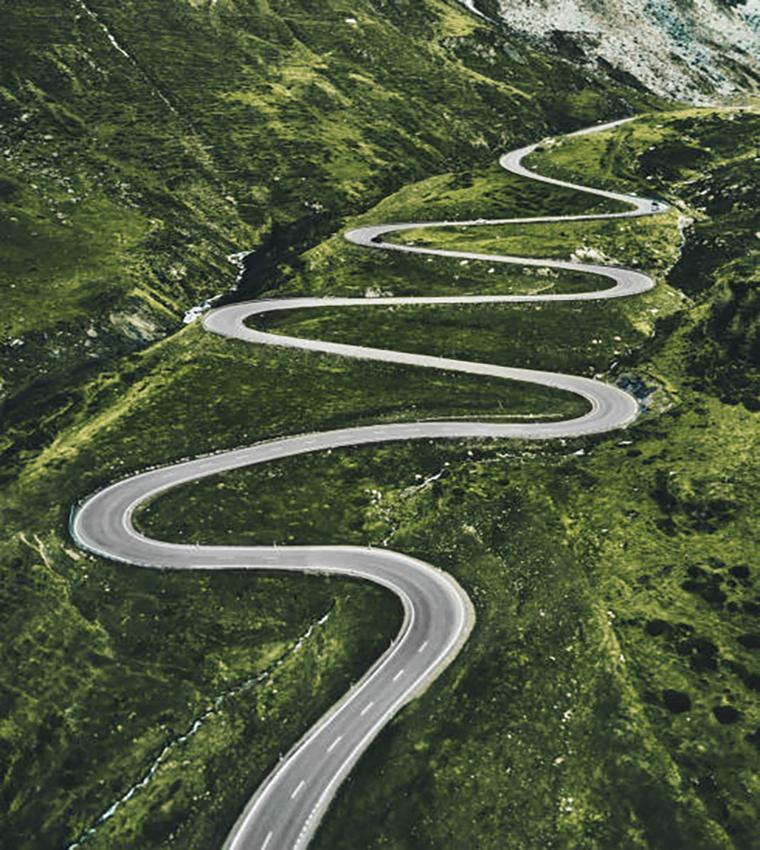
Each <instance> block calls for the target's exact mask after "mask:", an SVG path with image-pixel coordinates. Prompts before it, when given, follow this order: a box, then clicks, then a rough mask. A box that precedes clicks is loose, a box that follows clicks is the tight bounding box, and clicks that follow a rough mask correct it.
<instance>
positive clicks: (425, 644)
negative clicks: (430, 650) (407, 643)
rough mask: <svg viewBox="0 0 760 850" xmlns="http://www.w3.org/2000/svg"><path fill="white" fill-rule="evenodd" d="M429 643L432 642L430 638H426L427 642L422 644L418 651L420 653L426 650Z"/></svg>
mask: <svg viewBox="0 0 760 850" xmlns="http://www.w3.org/2000/svg"><path fill="white" fill-rule="evenodd" d="M429 643H430V641H429V640H426V641H425V643H423V644H422V646H421V647H420V648H419V649H418V650H417V652H418V653H420V652H424V651H425V647H426V646H427V645H428V644H429Z"/></svg>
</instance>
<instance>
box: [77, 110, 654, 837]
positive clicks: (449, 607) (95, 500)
mask: <svg viewBox="0 0 760 850" xmlns="http://www.w3.org/2000/svg"><path fill="white" fill-rule="evenodd" d="M618 123H622V122H613V123H612V124H606V125H602V126H599V127H593V128H590V129H588V130H583V131H581V133H592V132H596V131H598V130H602V129H608V128H611V127H614V126H615V125H616V124H618ZM535 148H536V145H530V146H528V147H524V148H521V149H520V150H516V151H513V152H511V153H508V154H505V155H504V156H503V157H502V158H501V165H502V166H503V167H504V168H505V169H506V170H507V171H510V172H512V173H514V174H518V175H522V176H524V177H526V178H530V179H533V180H539V181H542V182H545V183H551V184H555V185H558V186H563V187H566V188H572V189H577V190H578V191H581V192H586V193H590V194H592V195H596V196H600V197H603V198H607V199H609V200H612V201H617V202H624V203H626V204H628V205H630V209H629V210H627V211H625V212H618V213H611V214H594V215H575V216H548V217H541V218H527V219H526V218H523V219H514V218H513V219H491V220H484V219H477V220H475V221H436V222H410V223H403V224H386V225H377V226H372V227H362V228H359V229H358V230H352V231H350V232H349V233H347V234H346V238H347V239H348V240H349V241H350V242H353V243H354V244H356V245H361V246H364V247H365V248H368V249H373V250H383V251H402V252H405V253H407V254H424V255H428V256H429V255H432V256H439V257H450V258H451V257H457V258H462V259H468V260H485V261H487V262H489V263H492V264H493V263H512V264H516V265H519V266H541V267H544V268H546V267H549V268H553V269H560V270H567V271H573V272H585V273H588V274H594V275H601V276H602V277H605V278H608V279H609V281H610V286H609V287H608V288H606V289H601V290H593V291H590V292H580V293H572V294H553V295H552V294H536V295H477V296H453V297H439V298H437V297H418V298H416V297H409V298H400V297H391V298H285V299H279V300H278V299H271V300H262V301H252V302H248V303H241V304H232V305H229V306H225V307H221V308H219V309H218V310H214V311H212V312H210V313H208V314H206V316H205V318H204V320H203V325H204V327H205V328H206V330H208V331H211V332H213V333H217V334H221V335H222V336H227V337H233V338H235V339H240V340H244V341H247V342H252V343H257V344H260V345H276V346H286V347H289V348H298V349H305V350H307V351H318V352H322V353H329V354H337V355H341V356H343V357H356V358H364V359H369V360H379V361H383V362H387V363H402V364H408V365H413V366H420V367H424V368H429V369H445V370H447V371H450V372H452V371H453V372H463V373H468V374H475V375H487V376H490V377H494V378H506V379H509V380H519V381H525V382H529V383H533V384H540V385H542V386H547V387H556V388H557V389H560V390H566V391H569V392H572V393H575V394H577V395H579V396H582V397H583V398H584V399H586V400H587V402H588V403H589V405H590V409H589V410H588V412H586V413H585V414H583V415H582V416H579V417H577V418H574V419H569V420H565V421H559V422H558V421H552V422H530V423H509V424H507V423H495V422H493V421H483V422H479V421H459V420H457V421H448V422H447V421H438V422H411V423H403V424H401V423H400V424H387V425H364V426H360V427H355V428H340V429H337V430H333V431H324V432H321V433H314V434H301V435H298V436H293V437H286V438H282V439H277V440H270V441H268V442H264V443H259V444H257V445H253V446H249V447H246V448H242V449H236V450H233V451H226V452H220V453H218V454H214V455H209V456H204V457H198V458H196V459H194V460H189V461H183V462H180V463H176V464H173V465H171V466H166V467H163V468H159V469H152V470H149V471H146V472H142V473H139V474H137V475H134V476H133V477H131V478H128V479H125V480H123V481H119V482H117V483H115V484H112V485H111V486H109V487H106V488H105V489H103V490H101V491H99V492H97V493H95V494H94V495H92V496H90V497H89V498H88V499H87V500H86V501H84V502H83V503H82V504H81V505H80V506H79V507H78V508H77V510H76V511H75V512H74V514H73V518H72V523H71V530H72V534H73V537H74V539H75V540H76V542H77V543H78V544H79V546H81V547H82V548H84V549H87V550H89V551H90V552H93V553H95V554H97V555H101V556H103V557H106V558H111V559H113V560H116V561H121V562H124V563H127V564H135V565H139V566H142V567H156V568H160V569H176V570H225V569H236V570H290V571H295V572H311V573H323V574H337V575H347V576H355V577H359V578H363V579H367V580H369V581H373V582H376V583H377V584H380V585H382V586H384V587H386V588H388V589H389V590H391V591H393V592H394V593H395V594H397V596H398V597H399V598H400V599H401V602H402V604H403V609H404V620H403V625H402V626H401V630H400V632H399V634H398V635H397V637H396V638H395V640H394V642H393V643H392V645H391V646H390V648H389V649H388V650H387V651H386V652H385V654H384V655H382V656H381V657H380V658H379V659H378V660H377V661H376V663H375V664H374V665H373V666H372V668H371V669H370V670H368V671H367V673H366V674H365V675H364V676H363V678H362V679H361V680H360V681H359V682H358V683H357V684H356V685H355V686H354V687H353V688H352V689H351V691H350V692H349V693H348V694H347V695H346V696H345V697H344V698H343V699H341V700H340V701H339V702H338V703H337V704H336V705H335V706H333V707H332V708H331V709H330V710H329V711H328V712H327V714H325V715H324V717H322V719H321V720H320V721H319V722H318V723H317V724H316V725H315V726H314V727H313V728H312V729H310V730H309V731H308V732H307V733H306V734H305V735H304V737H303V738H302V739H301V740H300V741H299V742H298V743H297V744H296V745H295V746H294V747H293V749H292V750H290V752H289V753H288V754H287V755H286V756H285V757H284V758H283V759H282V760H281V761H280V762H279V763H278V764H277V766H276V767H275V768H274V770H273V771H272V772H271V773H270V775H269V776H268V777H267V778H266V780H265V781H264V782H263V784H262V785H261V786H260V787H259V789H258V790H257V791H256V793H255V794H254V796H253V797H252V798H251V800H250V801H249V802H248V804H247V806H246V807H245V809H244V811H243V812H242V814H241V815H240V817H239V818H238V820H237V822H236V823H235V825H234V827H233V828H232V830H231V832H230V834H229V836H228V837H227V840H226V842H225V844H224V849H225V850H244V849H245V850H302V848H304V847H306V845H307V844H308V843H309V841H310V839H311V838H312V836H313V835H314V833H315V831H316V829H317V827H318V825H319V821H320V819H321V817H322V816H323V814H324V813H325V811H326V809H327V807H328V806H329V804H330V801H331V800H332V798H333V796H334V795H335V793H336V791H337V789H338V787H339V785H340V783H341V782H342V780H343V779H345V777H346V776H347V775H348V773H349V772H350V770H351V769H352V767H353V766H354V765H355V764H356V762H357V760H358V759H359V757H360V756H361V754H362V753H363V752H364V750H365V749H366V748H367V747H368V746H369V744H370V743H371V741H372V740H373V739H374V738H375V736H376V735H377V734H378V732H379V731H380V730H381V729H382V728H383V726H385V725H386V724H387V723H388V722H389V721H390V719H391V718H392V717H393V716H394V715H395V714H396V713H397V712H398V711H399V710H400V709H401V707H402V706H403V705H404V704H405V703H407V702H408V701H409V700H410V699H412V698H413V697H414V696H415V695H418V694H419V693H421V692H422V691H423V690H424V689H425V688H426V687H427V686H428V685H429V684H430V683H431V682H432V681H433V680H434V679H435V678H436V677H437V676H438V675H440V673H441V671H442V670H443V669H444V668H445V667H446V666H447V665H448V664H450V663H451V661H452V660H453V659H454V657H455V656H456V655H457V653H458V652H459V650H460V648H461V647H462V645H463V644H464V642H465V641H466V639H467V636H468V635H469V633H470V631H471V629H472V625H473V622H474V612H473V607H472V604H471V602H470V600H469V598H468V597H467V594H466V593H465V592H464V590H463V589H462V588H461V587H460V585H459V584H458V583H457V582H456V580H455V579H454V578H453V577H452V576H450V575H448V574H447V573H444V572H442V571H441V570H439V569H437V568H436V567H434V566H432V565H431V564H427V563H425V562H423V561H419V560H417V559H415V558H411V557H409V556H408V555H404V554H402V553H400V552H393V551H389V550H383V549H376V548H368V547H367V548H365V547H361V546H286V547H280V546H278V547H276V548H275V547H272V546H187V545H180V544H175V543H166V542H162V541H159V540H152V539H150V538H148V537H146V536H145V535H143V534H141V533H140V532H138V531H137V530H136V529H135V528H134V525H133V523H132V516H133V513H134V511H135V509H136V508H137V507H138V506H139V505H140V504H141V503H143V502H145V501H146V500H148V499H151V498H152V497H154V496H156V495H157V494H159V493H164V492H166V491H168V490H170V489H172V488H173V487H177V486H179V485H180V484H184V483H186V482H189V481H195V480H197V479H200V478H204V477H206V476H209V475H218V474H219V473H222V472H227V471H229V470H233V469H239V468H240V467H244V466H251V465H253V464H261V463H266V462H268V461H272V460H276V459H279V458H287V457H293V456H295V455H302V454H306V453H307V452H316V451H321V450H324V449H333V448H338V447H342V446H360V445H368V444H371V443H380V442H387V441H390V440H419V439H430V438H433V439H474V438H510V437H512V438H520V439H531V440H548V439H554V438H562V437H576V436H581V435H585V434H598V433H602V432H605V431H610V430H612V429H615V428H623V427H625V426H627V425H629V424H630V423H631V422H633V421H634V419H635V418H636V416H637V415H638V410H639V408H638V404H637V402H636V401H635V399H633V398H632V397H631V396H630V395H628V394H627V393H625V392H623V391H622V390H620V389H618V388H617V387H614V386H611V385H610V384H606V383H602V382H600V381H595V380H591V379H589V378H583V377H578V376H574V375H564V374H561V373H555V372H544V371H538V370H532V369H514V368H508V367H503V366H496V365H493V364H490V363H477V362H470V361H465V360H454V359H449V358H444V357H431V356H425V355H422V354H411V353H404V352H398V351H388V350H385V349H379V348H369V347H364V346H357V345H343V344H339V343H333V342H323V341H319V340H310V339H302V338H297V337H288V336H282V335H278V334H271V333H265V332H262V331H259V330H255V329H253V328H251V327H248V326H247V325H246V324H245V322H246V320H247V319H250V318H251V317H252V316H256V315H258V314H262V313H266V312H269V311H274V310H276V311H284V310H303V309H312V308H320V307H356V308H361V309H373V308H375V307H384V306H388V305H394V304H404V305H414V304H417V305H421V304H428V305H435V304H496V303H502V304H503V303H524V302H532V301H541V302H551V301H591V300H598V299H602V298H620V297H623V296H628V295H634V294H636V293H640V292H644V291H646V290H648V289H650V288H651V287H652V286H653V285H654V283H653V281H652V279H651V278H650V277H648V276H647V275H645V274H642V273H641V272H638V271H633V270H630V269H623V268H616V267H610V266H604V265H597V264H587V263H573V262H565V261H559V260H546V259H528V258H525V257H514V256H502V255H498V254H481V253H473V252H468V251H453V250H436V249H432V248H423V247H418V246H413V245H402V244H394V243H390V242H386V241H384V237H385V236H386V235H387V234H390V233H398V232H400V231H403V230H411V229H418V228H422V227H436V228H438V227H450V226H457V227H463V226H469V227H478V226H481V225H488V224H519V223H526V222H534V223H538V222H556V221H589V220H595V219H615V218H631V217H636V216H644V215H652V214H656V213H659V212H662V211H664V210H665V209H666V206H665V205H664V204H662V203H658V202H655V201H650V200H646V199H643V198H639V197H635V196H630V195H623V194H619V193H615V192H607V191H602V190H599V189H591V188H588V187H584V186H579V185H576V184H573V183H567V182H565V181H561V180H555V179H552V178H548V177H542V176H540V175H538V174H535V173H533V172H531V171H529V170H528V169H527V168H526V167H525V166H523V165H522V161H523V158H524V157H525V156H526V155H527V154H529V153H531V152H532V151H533V150H535Z"/></svg>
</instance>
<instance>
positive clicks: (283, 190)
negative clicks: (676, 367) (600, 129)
mask: <svg viewBox="0 0 760 850" xmlns="http://www.w3.org/2000/svg"><path fill="white" fill-rule="evenodd" d="M0 52H2V55H3V65H2V72H1V74H0V152H2V153H1V154H0V162H1V163H2V166H1V168H2V172H1V173H0V210H2V213H3V215H2V216H1V217H0V221H2V223H1V224H0V227H1V228H2V230H0V237H2V242H3V246H4V247H3V251H2V254H0V286H2V289H3V293H4V295H5V299H6V300H5V305H6V309H5V312H4V316H3V319H2V322H1V323H0V381H1V383H0V403H3V402H4V403H5V408H6V410H7V412H8V414H9V415H12V416H15V417H18V416H19V415H20V413H19V410H20V409H22V410H32V411H33V414H32V416H31V417H27V419H26V420H25V422H24V427H25V428H26V431H27V433H25V435H24V439H23V448H24V449H25V450H33V449H35V448H37V447H38V446H40V445H42V444H44V443H45V442H46V441H49V439H50V437H51V435H52V433H54V429H55V428H56V427H57V428H59V427H61V426H62V424H63V422H64V421H66V419H65V413H66V411H67V410H68V409H69V407H70V405H69V404H68V403H67V397H68V396H70V395H71V394H72V390H73V387H72V385H73V386H75V387H80V386H81V382H82V381H81V379H80V378H77V377H76V376H72V372H76V370H83V369H87V370H88V371H89V372H92V371H93V368H94V367H95V365H96V364H97V363H98V362H100V361H102V360H103V359H104V358H105V359H107V358H109V357H112V356H113V355H116V354H120V353H123V352H124V351H126V350H130V349H134V348H135V347H144V346H145V345H146V344H148V343H150V342H151V341H154V340H156V339H158V338H160V337H162V336H164V335H165V334H166V333H167V332H168V331H169V330H171V329H176V326H177V324H178V321H179V319H180V318H181V316H182V314H183V312H184V311H185V310H187V309H188V308H189V307H191V306H192V305H193V304H197V303H198V302H200V301H203V300H204V299H205V298H207V297H208V296H210V295H214V294H217V293H219V292H223V291H225V290H227V289H229V288H230V286H231V285H232V284H233V282H234V277H235V275H234V272H233V270H232V269H231V268H230V267H229V266H228V264H227V263H226V260H225V257H226V256H227V255H228V254H231V253H233V252H237V251H244V250H249V249H251V250H254V249H256V251H257V253H256V254H255V256H253V257H252V258H250V260H249V266H250V268H251V275H252V278H251V281H250V283H249V286H248V291H249V292H250V291H257V290H258V289H260V287H261V285H262V277H261V273H262V270H263V268H265V267H267V266H268V265H269V264H270V263H271V262H272V261H273V259H274V258H276V257H277V256H279V255H280V254H282V253H287V252H293V251H295V252H296V253H298V252H299V251H300V250H302V248H303V247H304V246H305V245H308V244H313V243H314V242H316V241H318V238H319V236H320V235H323V234H326V233H328V232H330V231H331V230H334V229H335V227H336V224H337V221H338V220H339V218H340V216H341V215H343V214H345V213H347V212H355V211H357V210H360V209H364V208H366V207H367V206H368V205H370V204H371V203H372V201H373V200H377V199H379V198H380V197H382V196H384V195H386V194H388V192H390V191H391V190H393V189H395V188H397V187H398V186H400V185H402V184H403V183H404V182H407V181H409V180H410V179H415V178H419V177H420V176H422V175H427V174H430V173H431V172H436V171H441V170H443V169H445V168H450V167H452V165H455V164H461V163H464V162H471V161H472V160H473V159H477V158H479V157H480V158H482V157H485V156H487V154H488V151H489V150H490V149H492V148H493V146H495V145H501V144H504V143H506V142H507V140H509V141H510V142H511V140H512V139H516V138H521V139H522V138H526V137H527V136H528V135H529V134H531V133H533V134H536V133H540V132H541V131H542V129H543V128H544V127H546V126H550V127H552V128H555V129H557V128H560V127H563V126H566V125H575V124H576V123H583V122H587V121H591V120H596V119H597V118H599V117H602V116H605V115H608V114H619V113H620V112H624V111H629V110H631V109H632V108H635V107H636V106H639V105H641V104H643V103H645V102H646V103H651V102H652V101H651V99H647V98H646V96H645V95H643V94H642V93H641V92H639V91H637V90H635V89H630V88H626V87H625V86H624V85H620V84H619V83H616V82H614V81H613V80H611V79H608V78H605V77H604V76H600V75H595V74H593V73H591V72H589V71H586V70H578V69H576V68H574V67H573V66H572V65H571V64H570V63H568V62H566V61H564V60H562V59H560V58H554V57H547V56H546V55H544V54H543V53H541V52H538V51H536V50H534V49H532V48H530V47H528V46H525V45H522V44H521V43H519V41H517V40H514V39H513V40H510V41H507V40H505V38H504V37H503V36H501V35H498V34H497V33H495V32H493V31H492V30H491V29H490V28H489V27H488V26H486V25H484V22H482V21H480V22H479V21H478V19H477V18H475V17H474V16H472V15H470V14H468V13H467V12H466V11H465V10H463V9H462V8H461V7H460V6H458V5H457V4H456V3H455V2H453V0H425V2H421V3H414V4H401V5H398V4H396V3H390V2H382V3H376V2H375V3H371V2H369V0H363V2H359V3H351V4H348V3H343V2H339V0H330V2H321V3H318V4H315V3H313V2H309V0H289V1H288V2H280V3H277V4H276V5H272V4H269V3H265V2H259V1H258V0H235V2H231V0H225V2H220V3H204V2H199V3H192V2H187V1H186V0H168V2H167V0H148V2H144V1H143V2H139V3H136V2H126V3H115V2H113V0H65V2H63V3H61V2H53V0H43V2H41V3H35V4H34V6H33V7H31V6H29V5H28V4H15V3H8V4H5V5H4V7H3V29H2V33H0ZM389 57H393V61H389ZM431 92H435V93H436V100H433V99H431ZM83 377H86V376H83ZM65 378H68V379H69V380H68V381H65V380H64V379H65ZM41 382H42V385H41ZM25 390H26V392H25V395H24V396H23V398H19V394H20V393H21V392H23V391H25ZM41 396H44V398H42V399H41ZM14 399H17V401H16V403H15V404H14V403H13V402H14ZM40 408H42V411H41V410H40ZM40 412H43V413H44V415H45V416H46V417H48V418H49V417H50V416H51V414H52V413H53V412H57V413H58V414H60V418H59V421H58V422H57V425H56V424H55V423H50V425H49V427H47V428H46V429H43V430H42V431H41V432H39V431H38V430H37V429H35V427H34V423H35V421H36V420H38V419H39V418H40V416H39V414H40Z"/></svg>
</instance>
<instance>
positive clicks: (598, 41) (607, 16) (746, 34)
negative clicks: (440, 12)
mask: <svg viewBox="0 0 760 850" xmlns="http://www.w3.org/2000/svg"><path fill="white" fill-rule="evenodd" d="M479 5H480V7H481V8H482V9H487V10H489V12H490V14H492V15H493V17H494V18H500V19H501V20H504V21H506V22H507V23H508V24H509V26H510V27H512V28H513V29H514V30H516V31H518V32H523V33H530V34H531V35H534V36H539V37H541V38H542V39H543V40H544V42H545V43H548V44H553V45H554V47H555V49H556V48H560V49H564V50H565V51H566V52H567V55H571V56H574V57H575V58H576V60H578V61H583V60H584V58H585V60H586V61H587V62H588V63H589V65H594V64H596V65H598V64H601V65H603V66H606V67H608V68H617V69H619V70H620V71H622V72H624V73H625V74H628V75H630V76H631V77H633V78H635V79H637V80H639V81H640V82H641V83H642V84H643V85H645V86H646V87H647V88H649V89H651V90H652V91H656V92H658V93H659V94H662V95H664V96H667V97H672V98H676V99H678V100H686V101H697V102H699V101H702V102H707V101H710V100H711V99H714V98H715V97H716V96H717V97H725V96H731V95H737V94H738V95H741V94H743V93H746V92H747V91H753V90H754V91H757V88H758V83H759V82H760V2H758V0H738V2H732V0H686V2H683V0H651V2H647V3H641V2H636V0H604V2H602V3H599V2H596V0H560V2H554V0H551V2H550V1H549V0H527V2H520V3H515V2H512V0H482V2H480V3H479Z"/></svg>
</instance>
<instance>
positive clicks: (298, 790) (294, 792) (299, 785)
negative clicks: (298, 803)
mask: <svg viewBox="0 0 760 850" xmlns="http://www.w3.org/2000/svg"><path fill="white" fill-rule="evenodd" d="M304 785H306V780H305V779H302V780H301V781H300V782H299V783H298V785H296V787H295V788H294V789H293V793H292V794H291V795H290V799H291V800H295V798H296V797H297V796H298V794H299V793H300V791H301V789H302V788H303V786H304Z"/></svg>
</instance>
